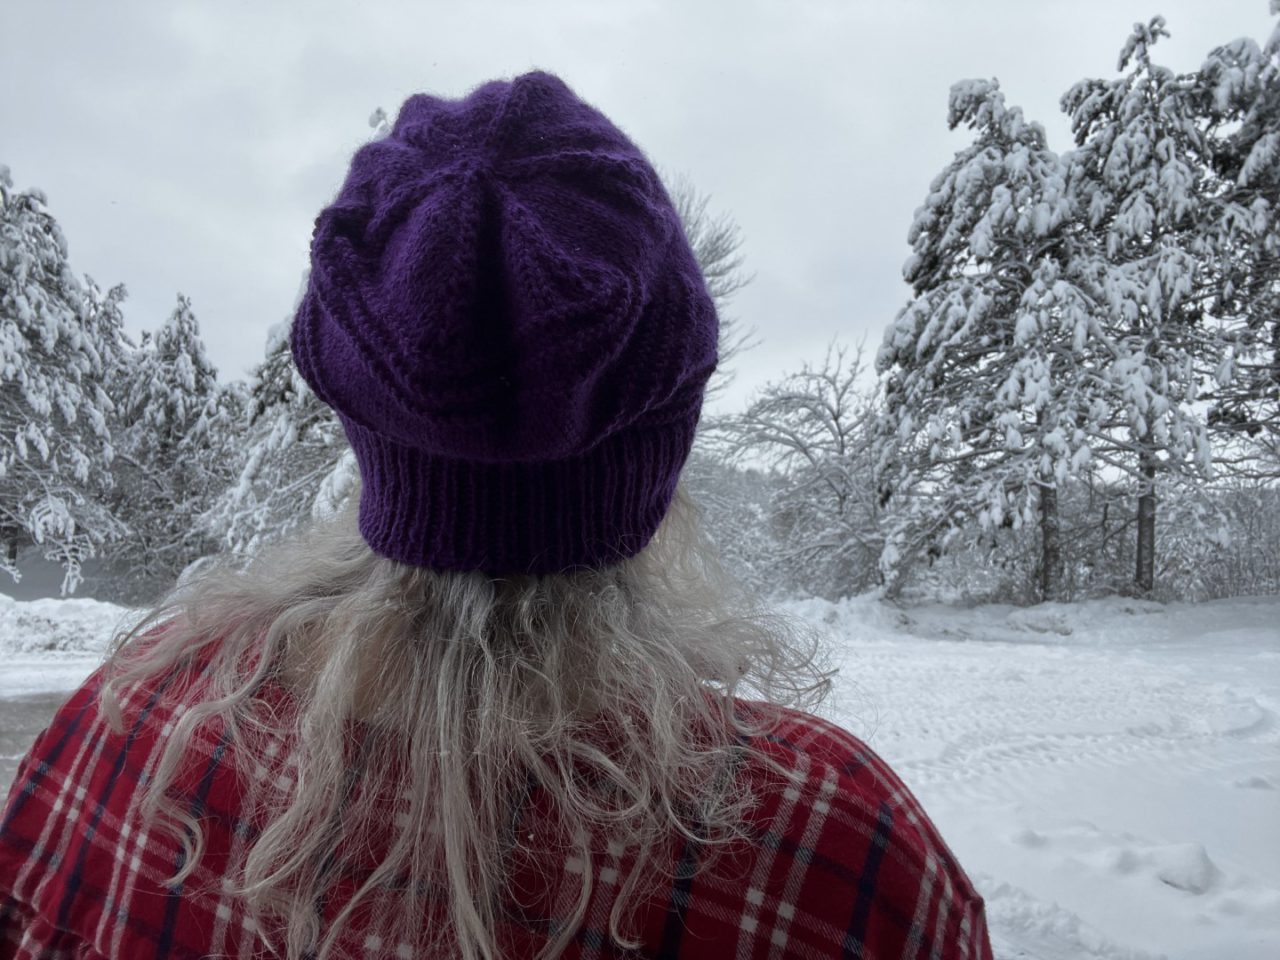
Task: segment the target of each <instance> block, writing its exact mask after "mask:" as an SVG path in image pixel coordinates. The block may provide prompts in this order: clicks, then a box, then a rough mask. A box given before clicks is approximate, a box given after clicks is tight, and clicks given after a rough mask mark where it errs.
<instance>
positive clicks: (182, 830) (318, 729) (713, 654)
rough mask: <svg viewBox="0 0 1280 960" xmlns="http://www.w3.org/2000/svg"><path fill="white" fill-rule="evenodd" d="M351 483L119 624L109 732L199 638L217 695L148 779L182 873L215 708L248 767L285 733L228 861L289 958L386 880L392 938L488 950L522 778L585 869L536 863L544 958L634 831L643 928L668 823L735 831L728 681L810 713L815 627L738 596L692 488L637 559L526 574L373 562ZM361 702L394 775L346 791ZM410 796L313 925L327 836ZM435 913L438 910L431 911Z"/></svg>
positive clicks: (737, 690)
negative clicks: (265, 788) (546, 900)
mask: <svg viewBox="0 0 1280 960" xmlns="http://www.w3.org/2000/svg"><path fill="white" fill-rule="evenodd" d="M357 500H358V491H357V492H356V494H355V495H353V496H352V497H351V499H350V501H349V503H348V506H347V507H346V508H345V509H344V510H343V511H341V512H340V513H339V514H338V515H337V516H335V517H334V518H332V519H330V520H327V521H322V522H318V523H316V524H315V525H313V526H312V527H311V528H310V529H308V530H306V531H304V532H303V533H302V534H300V535H298V536H296V537H294V538H291V539H290V540H288V541H284V542H280V543H277V544H275V545H273V546H270V547H268V548H266V549H264V550H262V551H261V553H260V554H259V555H257V556H256V557H255V558H253V560H252V561H251V562H250V563H249V564H248V565H247V566H240V565H237V564H235V563H233V562H231V561H229V560H226V561H219V562H218V563H216V564H214V565H213V566H212V567H211V568H210V569H208V570H206V571H205V572H203V573H202V574H200V575H199V576H198V577H197V578H195V579H193V580H192V581H191V582H190V583H188V584H183V585H181V586H179V587H178V588H175V589H174V590H173V591H172V592H171V593H170V594H169V595H168V596H167V597H165V598H164V600H163V601H162V602H161V603H160V604H159V605H158V606H157V607H156V608H155V609H153V610H152V611H151V612H150V614H149V615H148V616H147V617H146V619H144V620H143V621H142V622H141V623H139V624H137V625H136V626H135V627H134V628H133V629H132V630H131V631H130V632H129V633H128V634H126V635H125V636H123V637H122V638H121V640H120V642H119V643H118V644H117V647H116V649H115V651H114V653H113V655H112V658H111V661H110V672H109V678H110V679H109V682H108V684H107V685H106V687H105V689H104V704H105V708H106V711H107V715H108V717H109V718H111V719H112V722H113V723H114V724H116V725H117V726H119V725H120V724H121V722H122V718H121V711H120V703H121V698H122V696H123V694H124V692H125V690H126V688H129V687H130V686H131V685H132V684H135V683H137V682H139V681H144V680H147V679H148V678H152V677H155V676H157V675H159V674H161V673H164V672H165V671H169V670H173V669H177V668H180V667H182V666H183V665H184V664H187V663H189V662H190V658H192V657H194V656H202V657H208V658H209V666H208V668H207V671H206V673H205V677H204V679H203V680H202V683H204V682H207V688H206V692H205V693H204V694H203V695H202V696H201V698H200V702H197V703H193V704H189V705H187V709H186V710H185V712H184V713H183V714H182V715H181V717H180V718H179V719H178V720H177V721H176V722H175V724H174V727H173V730H172V733H171V734H170V736H169V738H168V740H167V742H166V743H165V745H164V746H163V750H162V754H161V756H160V759H159V761H158V763H157V766H156V768H155V772H154V777H153V779H152V780H151V781H150V782H149V784H148V787H147V792H146V793H145V795H144V796H143V799H142V810H143V814H144V815H145V816H147V817H149V818H154V819H155V820H157V822H159V823H161V824H164V825H167V827H168V828H170V829H171V830H172V831H173V832H174V834H175V835H176V836H177V837H178V838H179V839H180V840H181V842H182V843H183V845H184V848H185V850H186V853H187V856H186V859H185V862H184V865H183V867H182V869H181V871H180V872H179V873H178V875H177V876H176V877H175V878H174V879H175V880H181V879H183V878H184V877H187V876H189V875H190V874H191V872H192V870H193V869H194V868H195V866H196V865H197V863H198V862H199V860H200V857H201V853H202V850H203V842H204V838H203V835H202V830H201V825H200V824H199V823H198V822H196V821H195V820H194V818H192V817H191V816H190V815H189V814H188V813H186V812H185V811H184V810H182V809H179V807H178V805H177V804H176V803H174V802H172V800H171V799H170V798H169V797H168V796H167V795H166V791H168V790H169V788H170V787H171V786H172V784H173V782H174V779H175V777H176V775H177V774H178V773H179V771H180V769H181V764H182V760H183V755H184V750H185V748H186V746H187V744H188V743H189V742H190V740H191V737H192V736H193V734H194V733H195V731H196V730H197V729H198V728H200V727H201V725H203V724H206V723H209V722H211V721H215V720H216V721H220V722H221V723H222V724H223V725H224V726H223V728H224V730H225V734H224V735H225V736H226V737H228V738H229V739H230V740H231V741H232V742H233V743H234V744H235V751H234V756H235V757H236V760H237V763H238V764H239V765H240V768H241V769H242V770H243V771H245V772H246V774H247V771H249V770H252V769H253V767H254V765H255V764H259V763H261V762H262V756H261V753H262V750H263V744H265V743H266V740H267V738H268V737H277V738H278V737H282V736H285V735H289V736H291V737H292V742H294V743H295V744H296V746H295V751H296V752H295V756H294V757H293V758H292V760H293V761H294V762H295V763H296V771H295V772H296V788H295V789H294V790H293V791H292V792H289V793H287V794H283V793H282V794H278V795H274V796H275V799H274V800H272V801H271V803H272V804H274V805H272V806H270V807H269V809H266V810H260V811H258V813H259V814H261V815H262V817H263V820H262V822H264V823H265V824H266V826H265V828H264V829H263V830H262V831H261V832H260V833H259V834H257V835H256V836H255V837H254V838H253V839H252V842H251V843H249V844H248V845H247V850H246V851H245V853H244V855H243V856H242V857H241V858H239V862H237V863H233V864H232V875H231V878H232V881H233V884H234V887H233V889H234V891H235V892H236V893H237V894H238V896H240V897H241V898H243V902H244V904H245V907H246V910H247V911H248V913H249V915H250V916H252V917H254V918H255V919H257V920H258V927H259V929H260V930H266V929H268V923H269V922H273V923H274V924H275V927H274V928H275V929H279V930H281V931H282V934H281V935H282V936H283V941H284V942H283V944H281V945H280V947H279V948H278V949H282V952H283V953H284V955H285V956H287V957H289V958H290V960H293V958H300V957H302V956H303V955H304V954H315V955H316V956H318V957H319V958H324V957H326V956H327V955H329V954H330V953H331V952H332V951H333V950H334V949H335V946H336V945H337V944H338V943H339V941H340V938H341V937H342V935H343V933H344V932H345V931H346V930H347V929H348V928H349V927H350V925H351V922H352V920H353V918H354V916H355V913H356V911H357V910H359V909H360V908H361V907H362V906H369V905H371V904H372V903H374V902H376V901H377V899H378V898H380V897H384V896H394V897H401V898H403V904H402V908H401V909H396V910H391V911H389V915H390V916H392V917H393V918H394V919H393V922H394V924H395V925H396V926H397V927H398V929H395V930H393V931H391V932H390V934H389V935H390V936H394V937H395V938H396V940H393V941H391V942H402V943H408V944H410V945H411V946H412V947H413V948H414V950H415V953H414V955H416V956H423V955H426V954H427V952H428V951H429V950H432V949H442V948H443V949H446V950H448V951H450V952H452V953H453V954H454V955H457V956H461V957H463V958H465V960H476V958H485V960H493V958H496V957H498V956H499V955H500V943H499V936H498V931H499V921H500V919H501V914H502V910H503V904H504V903H508V902H509V898H510V897H511V896H512V894H513V891H512V890H511V889H510V881H511V876H510V871H509V862H510V854H511V850H510V844H511V838H510V826H509V818H511V816H512V814H513V812H514V810H515V801H513V799H512V796H513V793H514V792H515V791H517V790H518V788H519V786H520V785H521V784H523V783H525V782H526V781H527V780H528V779H529V778H532V780H533V781H534V782H536V784H537V786H538V787H539V788H540V789H541V790H543V791H545V795H546V797H548V798H549V801H550V803H551V804H552V807H553V809H554V810H555V811H556V812H557V817H556V823H557V824H559V825H560V826H558V827H556V828H555V829H556V831H557V834H558V835H557V842H558V845H557V847H556V849H557V850H558V851H560V853H561V855H562V856H563V854H564V853H565V852H568V853H569V854H571V855H572V856H576V857H577V858H578V860H579V861H580V862H581V863H582V864H583V865H584V869H582V870H580V871H578V872H577V873H574V874H571V873H568V872H565V871H561V870H559V869H557V870H550V869H548V870H547V871H546V876H545V882H546V884H547V885H549V887H550V888H551V889H552V890H553V891H554V893H553V900H552V901H551V902H554V903H556V904H559V905H561V906H562V907H563V911H560V910H558V911H557V919H558V920H561V921H563V923H561V924H557V926H556V928H555V929H553V930H552V934H553V935H552V936H551V937H550V938H549V941H548V943H547V945H546V948H545V949H544V950H543V951H542V953H541V956H542V957H547V958H550V957H556V956H558V955H560V954H561V953H562V952H563V950H564V949H565V948H566V947H567V945H568V944H569V942H570V941H571V939H572V938H573V935H574V934H575V933H576V931H577V928H578V927H579V926H580V924H581V923H582V921H583V919H584V915H585V911H586V909H587V906H588V901H589V898H590V895H591V885H592V876H593V870H592V863H593V858H598V857H599V856H600V855H601V852H602V850H603V849H604V846H602V844H604V843H607V844H608V845H609V847H610V848H611V849H614V850H616V849H619V848H621V849H625V850H627V851H629V852H632V851H634V860H633V861H628V862H629V863H630V864H631V866H630V869H629V870H628V871H627V873H626V875H625V876H624V877H620V878H619V881H618V894H617V897H616V900H615V901H614V905H613V908H612V913H611V915H610V917H609V927H608V929H609V934H610V935H611V936H612V937H613V938H614V939H615V940H616V941H617V942H618V943H619V944H621V945H624V946H627V945H630V946H635V943H634V941H633V940H632V939H631V938H630V934H629V932H628V928H629V927H630V925H631V923H632V921H633V920H634V913H635V910H636V909H637V908H638V907H639V905H641V904H642V903H643V902H644V900H645V897H644V896H643V894H644V893H645V892H646V890H647V887H648V885H649V884H651V883H653V882H655V881H656V880H657V878H659V877H661V876H663V875H664V874H666V875H669V873H670V871H671V869H672V865H671V857H670V856H669V854H670V851H671V850H672V849H673V843H674V842H675V841H677V840H679V839H680V838H681V837H684V838H688V839H690V840H693V841H695V842H697V843H699V844H703V845H706V849H708V850H712V849H716V848H717V845H718V844H724V843H725V842H727V841H730V840H732V839H734V838H735V837H739V836H741V827H742V824H743V818H744V815H745V814H746V813H747V812H748V810H749V809H750V808H751V806H752V804H753V802H754V801H755V798H753V797H752V796H751V795H750V792H749V791H748V790H747V789H745V788H744V787H743V784H742V782H741V778H739V777H735V776H733V775H732V771H733V769H734V765H735V764H736V763H737V762H739V761H741V760H742V759H743V755H744V751H745V752H747V753H750V752H751V750H752V748H751V747H750V744H749V741H750V737H752V736H756V735H758V734H760V733H761V732H762V731H763V730H764V729H765V728H767V726H768V720H767V715H768V711H763V712H761V711H759V710H755V711H740V710H735V709H734V698H735V697H738V696H744V695H745V696H749V697H752V698H755V699H762V700H764V701H767V702H770V703H774V704H785V705H792V706H797V707H801V708H811V707H812V706H813V705H814V704H816V702H817V701H818V700H819V699H821V697H822V696H824V695H825V693H826V690H827V687H828V684H829V679H828V674H827V673H826V672H824V671H823V670H822V669H821V668H820V667H819V665H818V649H819V648H818V643H817V635H816V633H815V632H813V631H812V629H811V628H808V627H806V626H804V625H802V624H801V623H799V622H798V621H792V620H790V619H789V618H784V617H781V616H778V615H775V614H772V613H769V612H766V611H764V610H761V609H757V608H755V607H754V606H753V604H752V603H751V602H750V601H749V599H748V598H747V597H746V596H745V595H744V594H743V593H742V591H741V589H740V588H739V587H738V586H737V585H736V583H735V581H734V580H733V579H732V578H731V577H729V576H727V575H726V573H725V572H724V571H723V570H722V569H721V567H720V566H719V563H718V561H717V560H716V555H715V551H714V549H713V548H712V546H711V545H710V543H709V541H708V540H707V538H706V537H705V535H704V534H703V532H702V530H701V527H700V519H699V517H698V514H697V511H696V509H695V508H694V506H693V505H692V503H691V502H690V500H689V498H688V496H687V494H686V493H685V492H684V490H683V489H680V490H678V491H677V494H676V497H675V501H674V503H673V504H672V507H671V510H670V512H669V513H668V515H667V517H666V519H665V520H664V522H663V524H662V527H661V528H660V529H659V531H658V533H657V535H656V536H655V537H654V539H653V541H652V542H651V543H650V544H649V546H648V547H647V548H646V549H645V550H643V551H642V552H641V553H640V554H639V555H637V556H635V557H632V558H630V559H628V560H626V561H624V562H622V563H619V564H617V565H616V566H612V567H608V568H604V569H583V570H574V571H571V572H566V573H562V574H555V575H548V576H538V577H534V576H509V577H506V576H504V577H495V576H489V575H486V574H484V573H479V572H463V573H456V572H439V571H433V570H429V569H424V568H416V567H411V566H407V565H405V564H401V563H398V562H395V561H392V560H388V559H385V558H383V557H380V556H378V555H376V554H374V553H373V552H372V551H371V550H370V549H369V547H368V546H367V545H366V544H365V543H364V541H363V540H362V539H361V537H360V535H359V532H358V530H357V527H356V515H355V513H356V511H355V503H356V501H357ZM160 623H164V624H165V629H163V630H159V631H155V630H151V629H150V628H152V627H153V626H155V625H157V624H160ZM144 635H145V637H144ZM268 680H277V681H282V682H285V683H286V685H287V686H289V687H290V688H291V689H292V692H293V698H292V699H293V702H294V703H295V704H296V711H295V712H292V713H291V714H290V715H288V716H280V715H277V714H274V713H272V712H270V711H264V710H261V709H257V708H256V707H257V706H258V705H259V697H258V694H259V691H260V688H261V686H262V684H263V683H264V682H266V681H268ZM356 720H359V721H363V722H365V724H366V726H365V728H364V729H365V732H366V734H367V736H365V738H364V740H363V742H362V743H361V758H362V759H361V762H360V765H359V767H360V770H361V771H363V772H364V774H365V776H366V777H373V778H375V779H376V778H378V777H380V776H381V777H389V776H392V774H390V773H388V772H389V771H395V774H394V776H395V778H396V782H395V783H393V784H381V785H380V786H381V788H375V789H368V790H358V791H352V790H350V783H349V781H350V779H351V753H352V751H351V742H352V741H351V732H350V731H351V723H352V721H356ZM606 730H607V731H608V736H607V738H606V737H603V736H602V731H606ZM584 769H585V770H587V771H589V772H590V774H591V775H590V776H589V777H584V776H582V775H581V772H582V771H583V770H584ZM780 772H781V771H780ZM388 788H393V790H394V792H389V789H388ZM401 791H403V793H402V796H401V799H400V800H398V801H397V802H398V804H399V806H398V807H397V808H396V809H397V810H398V811H399V813H400V816H399V817H398V818H397V824H398V827H397V830H396V831H395V832H394V834H393V836H392V837H391V840H390V842H389V844H388V848H387V851H386V855H385V857H384V858H383V859H381V861H380V862H379V863H378V864H377V866H376V867H375V868H374V869H372V871H371V872H369V873H368V875H367V877H364V878H363V879H362V883H361V884H360V886H359V887H358V889H357V890H356V891H355V893H354V895H353V896H351V897H350V899H349V900H348V901H347V902H346V904H345V906H344V908H343V909H342V911H341V913H340V914H339V915H338V916H337V918H336V921H335V922H333V923H331V924H327V925H326V924H324V923H322V920H321V916H320V914H319V913H318V912H317V907H316V905H317V904H319V903H323V902H324V901H325V897H326V894H327V893H329V892H331V891H332V890H333V888H334V887H335V885H336V880H335V878H336V877H337V876H339V875H341V874H342V871H341V870H332V869H331V867H332V860H333V858H334V857H335V856H339V857H340V856H342V853H341V852H340V850H339V849H338V848H337V844H336V842H335V837H337V836H342V837H343V838H344V844H343V846H342V848H341V849H343V850H345V849H347V848H348V846H347V844H346V841H347V840H350V839H352V838H354V840H355V843H354V847H353V849H358V848H359V847H360V840H361V839H362V838H363V837H364V836H365V835H367V834H370V833H372V832H373V830H374V828H375V826H376V825H378V824H382V825H383V827H384V828H385V825H386V822H387V820H388V812H387V808H386V802H387V798H388V795H390V796H391V797H393V798H394V797H396V796H397V795H399V794H401ZM318 825H320V826H319V827H318ZM557 866H558V864H557ZM406 877H407V878H409V882H405V878H406ZM428 908H430V909H431V910H434V911H435V912H436V914H437V915H438V916H441V917H443V918H444V919H443V920H442V921H441V922H439V923H435V924H433V925H428V924H425V923H424V920H423V918H424V917H426V916H429V915H430V914H429V913H428ZM428 926H429V927H431V928H430V929H424V927H428ZM384 942H386V937H385V936H384Z"/></svg>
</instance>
